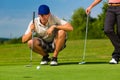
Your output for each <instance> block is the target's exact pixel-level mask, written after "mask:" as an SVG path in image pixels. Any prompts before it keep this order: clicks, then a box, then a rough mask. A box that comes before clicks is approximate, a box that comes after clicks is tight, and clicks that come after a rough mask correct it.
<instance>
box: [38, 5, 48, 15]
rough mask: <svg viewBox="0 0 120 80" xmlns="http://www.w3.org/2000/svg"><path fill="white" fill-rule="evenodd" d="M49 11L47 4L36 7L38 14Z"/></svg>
mask: <svg viewBox="0 0 120 80" xmlns="http://www.w3.org/2000/svg"><path fill="white" fill-rule="evenodd" d="M49 13H50V9H49V7H48V6H47V5H40V6H39V8H38V14H39V15H47V14H49Z"/></svg>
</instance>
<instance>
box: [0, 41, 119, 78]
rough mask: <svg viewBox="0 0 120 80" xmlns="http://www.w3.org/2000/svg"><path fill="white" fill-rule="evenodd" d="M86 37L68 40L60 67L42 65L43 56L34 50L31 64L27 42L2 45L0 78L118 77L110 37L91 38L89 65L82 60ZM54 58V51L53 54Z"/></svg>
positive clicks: (0, 51) (89, 43) (88, 51)
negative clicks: (111, 60) (40, 64)
mask: <svg viewBox="0 0 120 80" xmlns="http://www.w3.org/2000/svg"><path fill="white" fill-rule="evenodd" d="M83 45H84V40H74V41H68V42H67V47H66V48H65V49H64V50H63V51H61V52H60V54H59V57H58V63H59V65H58V66H49V65H44V66H43V65H42V66H41V68H40V69H39V70H37V69H36V66H37V65H39V62H40V60H41V56H40V55H38V54H35V53H33V62H32V64H33V66H32V67H25V65H27V64H29V60H30V57H29V56H30V50H29V48H28V47H27V44H9V45H0V80H118V79H119V78H120V77H119V71H120V64H117V65H110V64H108V62H109V60H110V59H111V53H112V51H113V47H112V44H111V43H110V41H109V40H107V39H100V40H87V49H86V58H85V61H86V64H83V65H79V64H78V63H79V62H81V61H82V55H83ZM50 56H51V57H52V54H50Z"/></svg>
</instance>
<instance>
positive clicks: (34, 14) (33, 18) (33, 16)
mask: <svg viewBox="0 0 120 80" xmlns="http://www.w3.org/2000/svg"><path fill="white" fill-rule="evenodd" d="M34 19H35V12H33V24H34Z"/></svg>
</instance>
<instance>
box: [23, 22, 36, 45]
mask: <svg viewBox="0 0 120 80" xmlns="http://www.w3.org/2000/svg"><path fill="white" fill-rule="evenodd" d="M33 30H34V24H30V25H29V26H28V31H27V32H26V34H24V35H23V36H22V42H23V43H25V42H27V41H28V40H30V39H31V37H32V31H33Z"/></svg>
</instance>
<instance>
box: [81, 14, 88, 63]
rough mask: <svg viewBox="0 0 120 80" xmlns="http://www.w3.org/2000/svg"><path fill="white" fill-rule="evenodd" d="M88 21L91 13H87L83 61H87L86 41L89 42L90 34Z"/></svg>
mask: <svg viewBox="0 0 120 80" xmlns="http://www.w3.org/2000/svg"><path fill="white" fill-rule="evenodd" d="M88 21H89V14H88V15H87V22H86V32H85V40H84V50H83V59H82V60H83V61H85V55H86V42H87V36H88Z"/></svg>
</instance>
